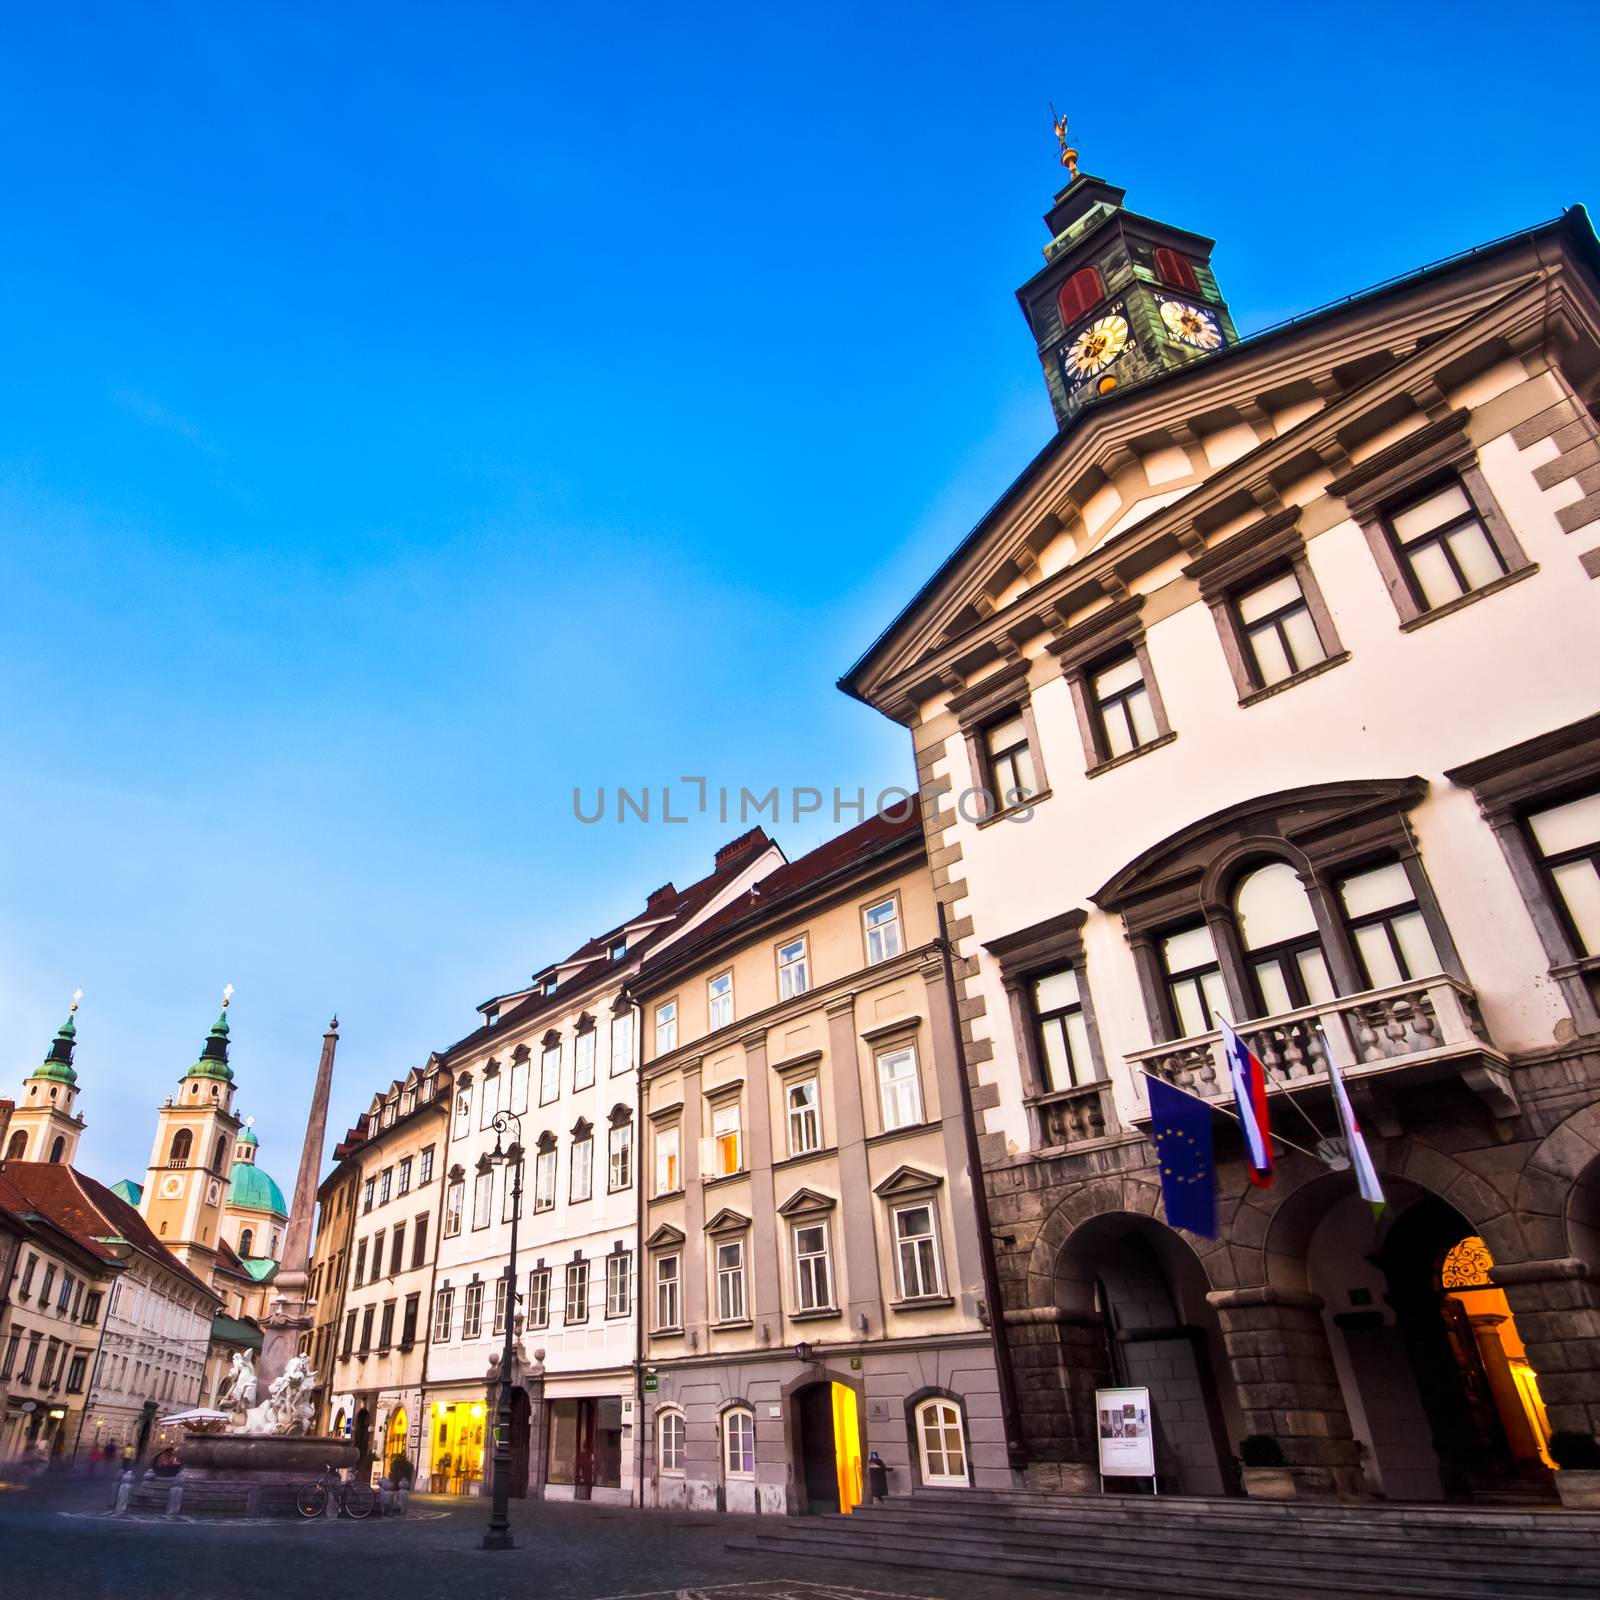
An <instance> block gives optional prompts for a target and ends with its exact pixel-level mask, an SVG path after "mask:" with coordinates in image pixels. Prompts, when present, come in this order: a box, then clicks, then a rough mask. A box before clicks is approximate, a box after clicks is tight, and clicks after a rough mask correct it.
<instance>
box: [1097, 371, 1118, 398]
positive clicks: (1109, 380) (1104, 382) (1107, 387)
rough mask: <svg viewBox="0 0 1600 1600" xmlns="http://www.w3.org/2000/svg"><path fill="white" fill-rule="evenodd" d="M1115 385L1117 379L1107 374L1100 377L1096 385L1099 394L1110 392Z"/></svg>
mask: <svg viewBox="0 0 1600 1600" xmlns="http://www.w3.org/2000/svg"><path fill="white" fill-rule="evenodd" d="M1116 386H1117V380H1116V379H1115V378H1113V377H1111V376H1110V375H1109V374H1108V375H1107V376H1106V377H1104V378H1102V379H1101V380H1100V382H1099V385H1098V387H1099V390H1100V393H1101V394H1110V393H1111V391H1112V390H1113V389H1115V388H1116Z"/></svg>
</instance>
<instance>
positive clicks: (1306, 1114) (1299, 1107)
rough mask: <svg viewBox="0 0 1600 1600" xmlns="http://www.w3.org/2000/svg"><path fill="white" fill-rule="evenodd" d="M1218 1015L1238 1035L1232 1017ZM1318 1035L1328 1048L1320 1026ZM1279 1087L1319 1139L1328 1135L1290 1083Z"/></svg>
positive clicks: (1324, 1046) (1281, 1084)
mask: <svg viewBox="0 0 1600 1600" xmlns="http://www.w3.org/2000/svg"><path fill="white" fill-rule="evenodd" d="M1217 1015H1218V1016H1219V1017H1222V1020H1223V1021H1224V1022H1226V1023H1227V1024H1228V1026H1229V1027H1230V1028H1233V1031H1234V1033H1235V1034H1236V1035H1237V1034H1238V1033H1239V1030H1238V1028H1236V1027H1234V1024H1233V1020H1232V1019H1231V1018H1230V1017H1223V1016H1222V1013H1221V1012H1220V1011H1219V1012H1218V1013H1217ZM1317 1036H1318V1038H1320V1039H1321V1040H1322V1048H1323V1049H1324V1050H1326V1049H1327V1048H1328V1040H1327V1036H1326V1035H1325V1034H1324V1033H1323V1031H1322V1029H1321V1028H1320V1027H1319V1028H1318V1029H1317ZM1267 1087H1268V1088H1269V1089H1271V1088H1272V1087H1273V1085H1272V1084H1271V1083H1269V1084H1268V1085H1267ZM1277 1089H1278V1092H1279V1093H1280V1094H1281V1095H1282V1096H1283V1097H1284V1099H1285V1100H1287V1101H1288V1102H1289V1104H1290V1105H1292V1106H1293V1107H1294V1108H1295V1110H1296V1111H1298V1112H1299V1113H1300V1120H1301V1121H1302V1122H1304V1123H1305V1125H1306V1126H1307V1127H1308V1128H1309V1129H1310V1130H1311V1131H1312V1132H1313V1133H1314V1134H1316V1136H1317V1137H1318V1138H1319V1139H1324V1138H1326V1137H1327V1135H1326V1134H1324V1133H1323V1131H1322V1129H1321V1128H1319V1127H1318V1126H1317V1125H1316V1123H1315V1122H1313V1121H1312V1119H1311V1113H1310V1112H1309V1111H1307V1110H1306V1108H1305V1107H1304V1106H1302V1105H1301V1104H1300V1102H1299V1101H1298V1100H1296V1099H1295V1097H1294V1095H1293V1094H1292V1093H1291V1092H1290V1089H1289V1086H1288V1084H1286V1083H1280V1084H1278V1085H1277ZM1284 1142H1285V1143H1288V1141H1287V1140H1285V1141H1284ZM1290 1148H1291V1149H1294V1148H1297V1147H1296V1146H1292V1145H1291V1146H1290Z"/></svg>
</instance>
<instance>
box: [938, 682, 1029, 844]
mask: <svg viewBox="0 0 1600 1600" xmlns="http://www.w3.org/2000/svg"><path fill="white" fill-rule="evenodd" d="M1028 667H1029V663H1028V662H1027V661H1026V660H1018V661H1013V662H1011V663H1010V664H1009V665H1007V666H1004V667H1002V668H1001V669H1000V670H999V671H998V672H994V673H991V674H990V675H989V676H988V677H987V678H984V679H983V680H982V681H981V682H978V683H975V684H973V685H972V686H971V687H970V688H966V689H962V690H959V691H958V692H957V693H955V694H953V695H951V696H950V698H949V699H948V700H947V701H946V702H945V709H946V710H947V711H949V712H950V713H951V715H953V716H954V717H955V718H956V722H957V725H958V726H959V728H960V730H961V738H962V741H963V743H964V744H965V745H966V747H967V771H968V772H969V773H970V774H971V778H972V788H973V793H974V797H975V799H976V802H977V807H978V809H977V811H976V812H975V813H974V815H975V817H976V821H977V826H978V827H980V828H983V827H987V826H989V825H990V824H991V823H995V822H999V821H1000V820H1002V819H1003V818H1005V817H1008V816H1011V815H1013V814H1014V813H1016V812H1020V811H1026V810H1028V809H1029V808H1030V807H1032V806H1035V805H1038V804H1039V803H1040V802H1041V801H1044V800H1048V799H1049V798H1050V779H1049V776H1048V774H1047V773H1046V770H1045V764H1044V746H1043V745H1042V744H1041V742H1040V739H1039V728H1038V724H1037V723H1036V722H1035V721H1034V716H1033V692H1032V690H1031V688H1030V687H1029V684H1028ZM1014 716H1020V717H1021V718H1022V726H1023V731H1024V732H1025V733H1026V734H1027V738H1028V760H1029V761H1030V762H1031V763H1032V764H1033V781H1034V784H1035V789H1034V792H1033V793H1032V794H1030V795H1028V796H1027V797H1026V798H1024V799H1021V800H1018V801H1017V802H1016V803H1015V804H1014V805H1006V804H1004V803H1003V801H1002V798H1001V796H1000V795H998V794H996V793H995V789H994V784H993V782H992V781H991V774H990V770H989V752H988V749H987V748H986V746H985V742H984V741H985V737H986V735H987V733H988V731H989V729H990V728H992V727H994V726H995V725H996V724H997V723H1001V722H1005V721H1007V720H1009V719H1010V718H1011V717H1014ZM963 815H966V813H965V812H963Z"/></svg>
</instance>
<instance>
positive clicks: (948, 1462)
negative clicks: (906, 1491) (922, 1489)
mask: <svg viewBox="0 0 1600 1600" xmlns="http://www.w3.org/2000/svg"><path fill="white" fill-rule="evenodd" d="M916 1414H917V1452H918V1455H919V1456H920V1457H921V1465H922V1481H923V1482H924V1483H925V1484H928V1485H930V1486H931V1485H939V1484H948V1485H959V1486H963V1487H964V1486H965V1485H966V1482H967V1450H966V1443H965V1440H964V1439H963V1437H962V1430H961V1409H960V1407H959V1406H957V1405H956V1404H955V1402H954V1401H951V1400H924V1401H923V1402H922V1404H921V1405H920V1406H918V1407H917V1413H916Z"/></svg>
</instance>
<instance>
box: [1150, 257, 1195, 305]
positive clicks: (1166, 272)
mask: <svg viewBox="0 0 1600 1600" xmlns="http://www.w3.org/2000/svg"><path fill="white" fill-rule="evenodd" d="M1156 276H1157V277H1158V278H1160V279H1161V281H1162V282H1163V283H1167V284H1171V286H1172V287H1173V288H1174V289H1187V290H1188V291H1189V293H1190V294H1198V293H1199V292H1200V280H1199V279H1198V278H1197V277H1196V276H1195V271H1194V263H1193V262H1192V261H1191V260H1190V259H1189V258H1188V256H1184V255H1179V254H1178V252H1177V251H1176V250H1165V249H1162V250H1157V251H1156Z"/></svg>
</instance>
